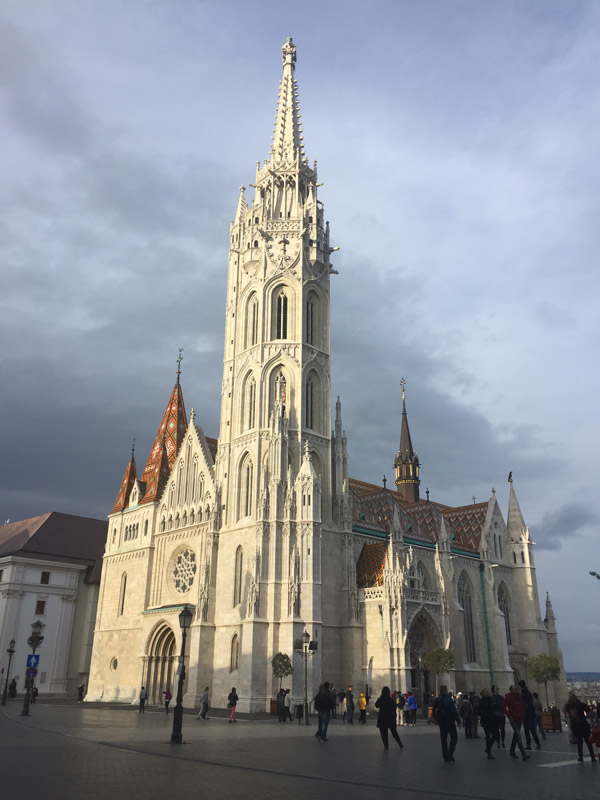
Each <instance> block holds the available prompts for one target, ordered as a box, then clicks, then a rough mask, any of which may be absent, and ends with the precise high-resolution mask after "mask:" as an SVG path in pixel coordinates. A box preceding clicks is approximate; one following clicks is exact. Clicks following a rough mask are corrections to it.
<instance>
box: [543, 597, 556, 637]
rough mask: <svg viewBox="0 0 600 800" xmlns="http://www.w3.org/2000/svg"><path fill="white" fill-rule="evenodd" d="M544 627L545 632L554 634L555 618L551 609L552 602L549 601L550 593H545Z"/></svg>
mask: <svg viewBox="0 0 600 800" xmlns="http://www.w3.org/2000/svg"><path fill="white" fill-rule="evenodd" d="M544 625H545V626H546V630H547V631H551V632H552V633H556V617H555V616H554V609H553V608H552V601H551V600H550V592H546V617H545V619H544Z"/></svg>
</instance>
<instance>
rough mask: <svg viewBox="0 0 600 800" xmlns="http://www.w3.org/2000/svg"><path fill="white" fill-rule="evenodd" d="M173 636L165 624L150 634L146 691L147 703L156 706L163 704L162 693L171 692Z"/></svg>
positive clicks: (173, 662) (173, 658) (170, 629)
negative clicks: (168, 690)
mask: <svg viewBox="0 0 600 800" xmlns="http://www.w3.org/2000/svg"><path fill="white" fill-rule="evenodd" d="M175 664H176V657H175V634H174V633H173V630H172V628H171V627H170V626H169V625H167V624H166V623H165V624H163V625H160V626H159V627H158V628H157V629H156V630H155V631H154V633H153V634H152V636H151V638H150V643H149V646H148V655H147V656H146V690H147V692H148V702H149V703H152V704H153V705H157V704H160V703H162V702H163V694H162V693H163V692H164V691H165V690H166V689H170V690H171V691H173V677H174V674H175Z"/></svg>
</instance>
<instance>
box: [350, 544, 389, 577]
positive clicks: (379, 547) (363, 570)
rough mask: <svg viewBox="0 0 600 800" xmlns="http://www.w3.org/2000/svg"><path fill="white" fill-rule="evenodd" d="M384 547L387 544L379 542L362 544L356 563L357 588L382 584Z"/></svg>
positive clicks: (385, 547)
mask: <svg viewBox="0 0 600 800" xmlns="http://www.w3.org/2000/svg"><path fill="white" fill-rule="evenodd" d="M386 549H387V545H385V544H382V543H379V542H378V543H377V544H366V545H364V547H363V549H362V551H361V554H360V556H359V557H358V563H357V565H356V585H357V586H358V588H359V589H363V588H364V587H365V586H381V585H382V583H383V568H384V566H385V551H386Z"/></svg>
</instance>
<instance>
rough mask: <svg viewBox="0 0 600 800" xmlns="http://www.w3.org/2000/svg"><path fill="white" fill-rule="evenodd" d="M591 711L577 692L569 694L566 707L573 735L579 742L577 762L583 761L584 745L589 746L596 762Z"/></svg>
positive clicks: (591, 755) (591, 756) (592, 757)
mask: <svg viewBox="0 0 600 800" xmlns="http://www.w3.org/2000/svg"><path fill="white" fill-rule="evenodd" d="M591 713H592V712H591V710H590V707H589V706H588V704H587V703H582V702H581V700H579V698H578V697H577V695H576V694H575V692H570V693H569V699H568V700H567V704H566V706H565V714H566V716H567V717H568V719H569V725H570V726H571V733H572V734H573V736H574V737H575V741H576V742H577V753H578V756H577V761H583V743H584V742H585V743H586V744H587V748H588V750H589V753H590V758H591V759H592V761H596V756H595V754H594V746H593V745H592V743H591V742H590V723H589V722H588V720H589V718H590V717H591Z"/></svg>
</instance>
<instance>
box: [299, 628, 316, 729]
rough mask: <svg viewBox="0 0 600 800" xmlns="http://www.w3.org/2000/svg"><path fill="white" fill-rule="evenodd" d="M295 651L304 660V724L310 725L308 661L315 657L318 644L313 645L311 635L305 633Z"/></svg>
mask: <svg viewBox="0 0 600 800" xmlns="http://www.w3.org/2000/svg"><path fill="white" fill-rule="evenodd" d="M294 649H295V650H296V652H297V653H299V654H300V655H301V656H302V658H303V659H304V724H305V725H308V659H309V658H310V657H311V656H312V655H314V653H315V651H316V649H317V646H316V643H311V641H310V633H309V632H308V631H304V633H303V634H302V639H299V640H297V641H296V645H295V648H294Z"/></svg>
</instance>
